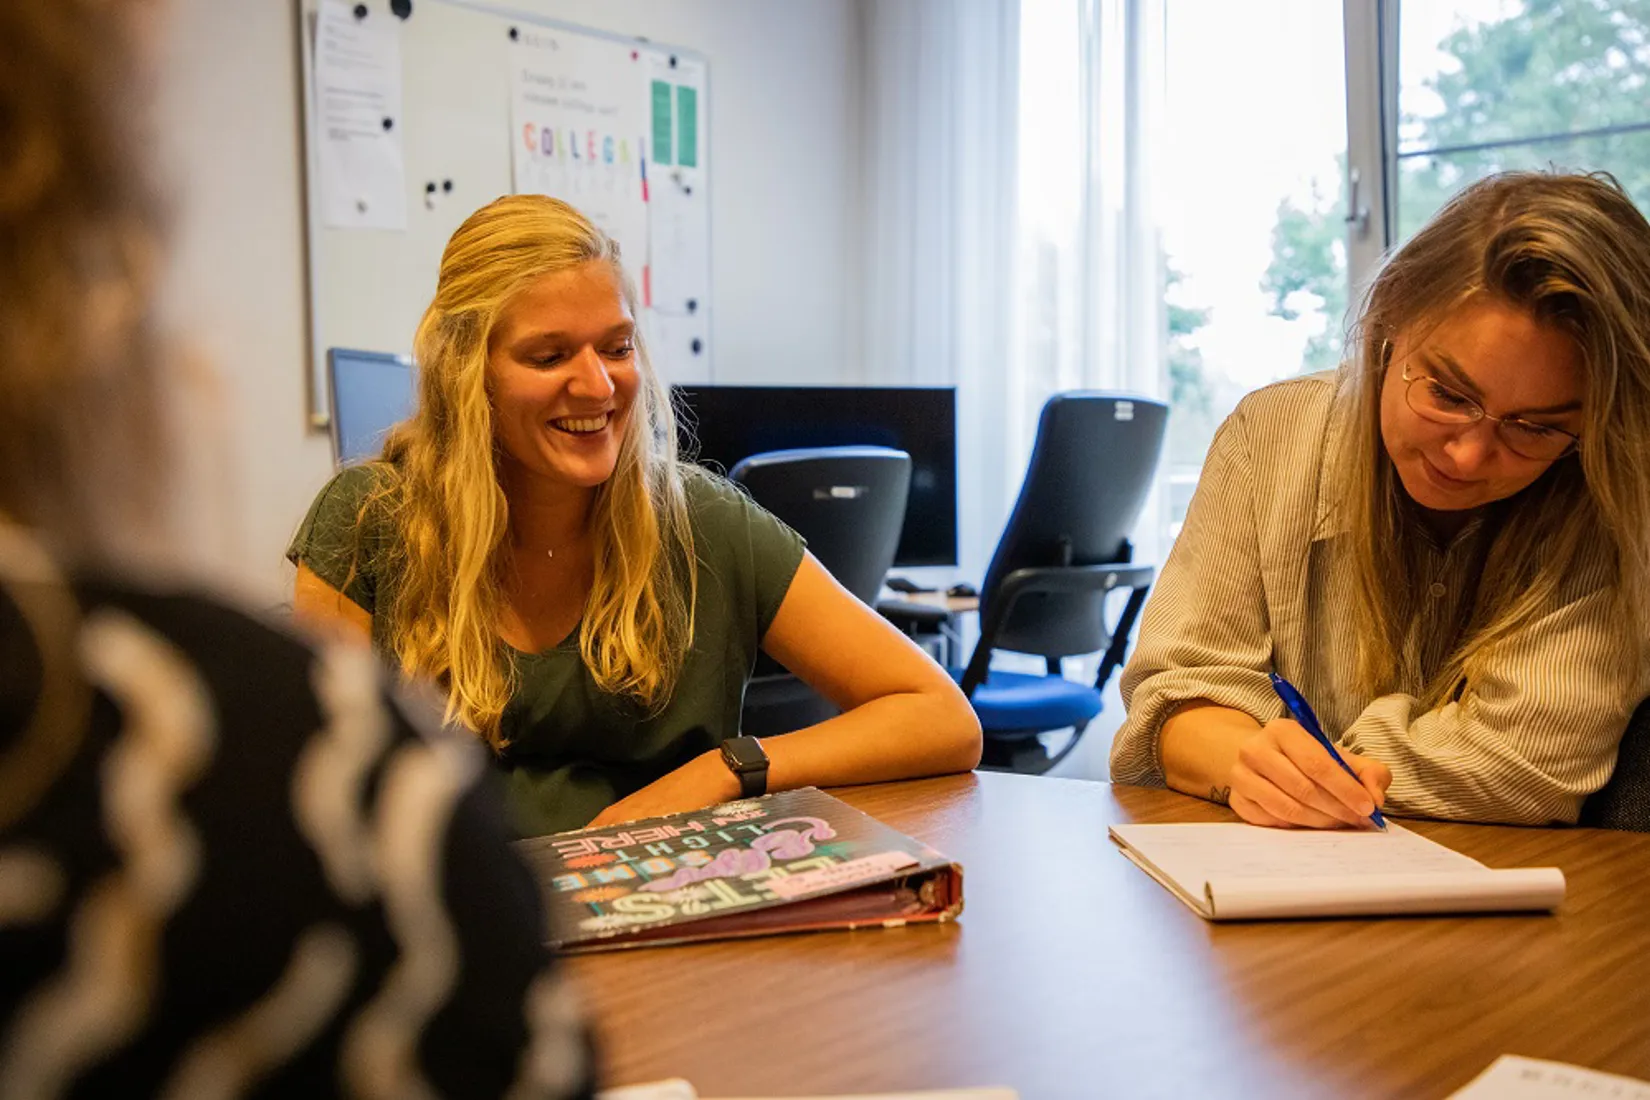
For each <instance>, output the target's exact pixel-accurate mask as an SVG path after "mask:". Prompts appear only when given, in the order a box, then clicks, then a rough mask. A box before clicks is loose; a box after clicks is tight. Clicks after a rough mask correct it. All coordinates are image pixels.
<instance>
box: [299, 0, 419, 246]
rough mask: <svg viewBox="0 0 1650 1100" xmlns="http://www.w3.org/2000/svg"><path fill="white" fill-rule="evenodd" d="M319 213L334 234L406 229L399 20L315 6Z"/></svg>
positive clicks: (325, 2) (327, 3)
mask: <svg viewBox="0 0 1650 1100" xmlns="http://www.w3.org/2000/svg"><path fill="white" fill-rule="evenodd" d="M315 113H316V115H317V116H318V117H317V119H316V121H317V123H318V124H317V125H316V127H315V132H316V133H318V134H320V138H321V141H320V148H319V149H318V150H317V155H316V159H317V168H318V171H319V174H320V187H321V214H322V217H323V219H324V220H325V222H326V224H327V225H329V226H332V227H334V228H337V229H405V228H407V176H406V161H405V158H404V157H403V155H402V152H401V20H399V19H396V18H393V17H391V16H390V15H389V13H388V12H386V11H383V10H377V11H373V12H372V13H371V14H369V15H368V16H367V17H366V18H364V19H357V18H355V16H354V14H353V13H352V12H351V10H350V8H349V6H348V5H347V4H345V3H344V2H343V0H322V3H321V8H320V12H319V14H318V18H317V20H316V26H315Z"/></svg>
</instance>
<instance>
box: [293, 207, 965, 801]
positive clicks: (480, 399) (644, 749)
mask: <svg viewBox="0 0 1650 1100" xmlns="http://www.w3.org/2000/svg"><path fill="white" fill-rule="evenodd" d="M635 318H636V308H635V294H634V291H633V289H632V288H631V286H630V284H629V282H628V281H627V280H626V278H625V276H624V273H623V270H622V268H621V267H620V264H619V256H618V249H617V246H616V245H615V244H614V243H613V242H612V240H611V239H610V238H608V237H607V236H606V235H605V234H603V233H602V232H601V231H600V230H598V229H597V228H596V227H595V226H594V225H592V224H591V223H590V222H589V220H587V219H586V218H585V217H584V216H583V215H581V214H580V213H579V212H578V211H576V210H574V209H573V208H572V207H570V206H568V205H567V204H565V203H563V202H560V201H558V200H555V199H551V198H547V197H545V196H538V195H514V196H508V197H506V198H502V199H499V200H497V201H496V202H493V203H491V204H490V205H488V206H486V207H483V208H482V209H481V210H478V211H477V212H476V213H475V214H473V215H471V216H470V218H469V219H468V220H466V221H465V222H464V224H463V225H461V226H460V227H459V228H458V230H457V231H456V232H455V233H454V234H453V237H452V239H451V240H450V241H449V242H448V244H447V248H446V251H445V252H444V253H443V255H442V261H441V273H440V279H439V282H438V285H437V288H436V295H435V300H434V301H433V302H432V303H431V305H430V307H429V309H428V310H427V311H426V312H425V314H424V318H423V320H422V322H421V323H420V324H419V328H418V333H417V336H416V338H415V345H414V348H415V353H416V357H417V359H418V362H419V367H420V370H419V375H420V383H419V384H420V394H419V405H418V410H417V412H416V413H415V414H414V416H413V417H412V418H411V419H410V420H408V421H407V422H405V423H404V424H401V425H399V426H398V427H397V428H396V429H395V430H394V431H393V432H391V434H390V436H389V438H388V440H387V441H386V443H385V446H384V452H383V456H382V458H381V459H380V460H379V461H377V462H373V463H370V464H367V465H365V466H362V467H357V468H354V469H350V470H346V471H344V472H343V473H341V474H339V475H338V476H337V477H336V478H334V479H333V481H332V482H331V483H330V484H329V485H328V486H327V487H326V488H325V489H324V490H322V492H321V494H320V496H319V497H318V498H317V499H316V501H315V504H314V505H313V506H312V507H311V509H310V512H309V515H308V516H307V517H306V519H305V521H304V523H303V526H302V527H301V528H300V530H299V532H298V535H297V537H296V538H295V539H294V540H293V544H292V546H291V548H290V549H289V551H288V557H289V558H291V560H292V561H293V562H294V563H296V565H297V566H298V576H297V582H296V592H295V600H294V604H295V609H296V612H297V614H298V616H299V617H300V618H301V619H304V620H306V621H308V622H310V623H311V624H314V625H317V626H320V627H323V628H325V629H331V630H341V631H345V632H350V633H354V634H357V635H359V636H361V637H363V638H370V639H371V640H372V642H373V643H374V644H375V645H376V646H377V648H378V649H379V650H380V651H381V652H384V653H385V654H387V655H388V656H390V657H391V658H392V659H393V660H394V662H395V663H396V664H398V665H399V667H400V668H401V669H402V670H403V672H405V673H406V674H407V675H408V676H410V677H412V678H415V679H421V680H425V681H428V682H433V683H434V684H436V685H438V687H439V689H440V690H441V691H442V692H444V694H445V696H446V703H447V710H448V713H449V715H450V716H451V717H452V718H454V719H456V720H458V721H461V722H463V723H464V724H465V725H467V726H468V727H469V728H471V729H472V730H474V731H475V732H476V733H477V734H478V735H479V736H480V737H481V738H482V739H484V740H485V741H486V742H487V743H488V744H489V745H490V746H491V747H492V748H493V749H494V751H495V752H496V753H498V755H499V758H500V761H501V762H502V764H503V765H504V766H505V769H506V771H507V773H508V788H509V792H510V808H511V811H512V814H513V816H514V818H515V822H516V825H517V828H518V829H520V830H521V831H522V832H524V833H540V832H547V831H552V830H558V829H567V828H574V827H577V826H580V825H584V824H587V823H600V824H606V823H609V822H614V821H624V820H632V819H635V818H639V817H648V816H652V815H655V814H661V813H670V812H674V811H678V810H687V809H693V808H697V807H701V806H705V805H710V804H712V803H715V802H719V801H724V800H727V799H730V798H734V797H737V796H739V795H740V794H741V793H746V794H749V793H752V792H753V790H756V789H764V788H765V789H772V790H779V789H785V788H789V787H797V786H806V785H820V786H829V785H836V784H843V783H861V782H874V781H879V780H889V779H901V778H907V777H911V776H918V775H931V774H938V773H944V772H954V771H963V770H967V769H969V768H971V767H973V766H974V765H975V763H977V762H978V759H979V751H980V732H979V725H978V723H977V721H976V720H975V718H974V715H973V711H972V710H971V708H970V707H969V705H968V701H967V700H966V699H964V698H963V696H962V694H961V693H960V692H959V691H958V690H957V688H956V687H955V686H954V685H953V684H952V682H951V680H950V678H949V677H948V676H947V675H946V674H945V672H944V671H943V670H941V669H940V668H939V667H938V666H937V665H935V664H934V663H933V662H932V661H930V660H929V659H928V658H927V657H926V656H925V655H924V654H923V653H922V652H921V651H920V650H919V649H917V648H916V647H915V646H914V645H912V644H911V643H910V642H909V641H908V640H907V639H905V638H904V636H903V635H901V634H900V633H899V632H898V631H896V630H894V629H893V628H892V627H890V626H888V625H887V624H886V623H884V622H883V621H882V620H881V619H880V618H879V617H878V616H877V615H876V614H875V612H873V611H871V610H870V609H869V608H867V607H865V605H864V604H862V603H860V602H859V601H857V600H855V599H854V598H853V597H852V596H851V595H849V594H848V592H847V591H846V590H844V589H843V588H842V587H841V586H839V585H838V584H837V583H836V582H835V581H834V580H833V579H832V578H831V577H830V575H829V574H828V573H827V572H826V571H825V570H824V569H823V568H822V567H821V566H820V565H819V563H818V562H817V561H815V560H814V558H813V557H812V556H811V555H809V554H808V553H807V552H806V551H805V549H804V547H803V545H802V540H801V539H800V538H798V537H797V536H796V534H795V533H794V532H792V531H790V530H789V529H788V528H787V527H785V526H784V525H783V524H782V523H780V522H779V521H778V520H776V519H774V518H773V517H772V516H770V515H768V514H767V513H766V512H764V511H762V509H760V508H759V507H757V506H756V505H754V504H753V503H751V502H750V501H749V500H747V499H746V498H744V497H743V496H742V495H741V494H740V493H738V491H737V490H735V489H733V488H732V487H731V486H729V485H728V484H727V483H726V482H723V481H721V480H720V479H717V478H714V477H712V476H710V475H708V474H705V473H702V472H699V471H696V470H694V469H693V468H692V467H688V466H685V465H683V464H681V463H679V462H678V461H677V456H676V449H675V426H674V423H673V419H672V416H671V410H670V403H669V399H668V396H667V395H666V393H665V390H664V387H663V386H662V385H661V383H660V382H659V380H658V377H657V376H656V375H655V374H654V372H653V370H652V368H651V366H650V365H649V363H648V360H647V356H646V352H645V349H644V348H643V347H642V344H641V340H640V333H639V332H638V331H637V326H636V319H635ZM759 647H760V648H761V649H764V650H766V651H767V652H768V653H770V654H771V655H772V656H774V657H775V658H776V659H778V660H779V661H780V662H781V663H783V664H784V665H786V666H787V667H788V668H790V669H791V670H792V671H794V672H795V673H796V674H797V675H798V676H800V677H801V678H802V679H803V680H805V681H806V682H808V683H809V684H810V685H812V686H813V687H814V688H815V689H817V690H818V691H820V692H821V693H822V694H823V695H825V696H826V697H827V698H828V699H830V700H831V701H832V702H833V703H835V704H837V705H838V706H839V707H840V708H841V709H842V711H843V713H842V714H841V715H840V716H839V717H836V718H833V719H831V720H830V721H827V722H823V723H821V724H819V725H817V726H813V727H810V728H808V729H805V730H800V731H797V732H795V733H790V734H786V735H783V736H780V737H774V738H768V739H765V740H764V741H763V742H762V743H761V745H760V746H758V745H756V744H755V743H754V742H752V741H750V739H738V740H737V741H736V742H734V743H733V748H732V751H731V752H724V751H722V744H723V742H725V741H730V739H735V738H737V735H738V733H739V710H740V705H741V701H742V698H743V693H744V685H745V679H746V677H747V675H748V674H749V672H750V669H751V665H752V663H753V661H754V660H755V657H756V654H757V650H758V648H759ZM762 755H765V756H766V758H767V761H766V763H767V771H766V780H765V783H763V782H762V780H761V778H760V759H759V758H760V757H761V756H762ZM735 768H738V769H740V773H741V774H736V773H735V770H734V769H735Z"/></svg>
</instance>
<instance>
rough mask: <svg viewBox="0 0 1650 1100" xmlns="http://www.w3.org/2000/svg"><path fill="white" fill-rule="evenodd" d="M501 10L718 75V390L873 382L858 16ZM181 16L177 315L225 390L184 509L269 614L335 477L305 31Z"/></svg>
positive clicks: (219, 11)
mask: <svg viewBox="0 0 1650 1100" xmlns="http://www.w3.org/2000/svg"><path fill="white" fill-rule="evenodd" d="M505 6H508V7H512V8H514V9H516V10H521V11H528V12H533V13H537V14H541V15H544V16H548V17H552V18H556V19H563V20H567V21H570V22H575V23H579V24H583V25H586V26H591V27H597V28H601V29H604V30H610V31H616V32H619V33H624V34H638V35H645V36H647V37H648V38H651V39H653V40H655V41H659V42H666V43H670V44H672V45H680V46H684V47H689V48H692V49H696V50H699V51H701V52H703V53H705V54H706V55H707V56H708V57H709V59H710V65H711V70H710V72H711V90H710V111H711V116H710V123H709V134H708V139H709V141H710V142H711V143H712V146H713V157H714V161H713V168H712V171H713V173H714V177H713V181H712V206H711V227H712V228H711V232H712V246H711V248H712V272H711V277H712V283H713V292H714V295H715V312H714V314H713V322H712V323H713V326H714V327H713V330H712V339H713V342H714V345H715V347H716V359H715V370H716V378H717V380H718V381H722V382H764V381H794V382H827V383H828V382H837V381H843V382H852V381H858V380H860V377H859V372H858V368H857V365H856V358H857V356H856V349H858V348H859V346H860V338H859V326H860V319H859V300H858V294H857V286H858V277H857V270H856V264H857V256H858V230H857V226H858V220H859V213H858V210H859V196H858V187H859V183H858V160H859V156H858V147H857V143H858V141H859V136H858V134H859V110H860V100H859V86H860V75H861V61H860V57H861V42H860V27H859V14H858V12H859V8H858V6H857V5H856V4H855V3H854V2H853V0H809V2H807V3H773V2H771V0H513V2H512V3H510V4H508V5H505ZM414 18H417V15H416V2H415V14H414ZM171 20H172V26H171V28H170V31H169V36H168V38H167V40H166V42H165V57H164V59H163V65H162V71H163V78H164V80H163V84H162V87H161V102H160V128H161V131H162V144H163V155H164V171H165V172H166V177H167V179H168V181H169V182H170V183H171V185H172V193H173V195H174V196H175V213H176V221H175V230H174V246H175V249H174V251H175V257H174V259H175V264H174V270H173V273H172V277H171V280H170V284H169V286H168V290H167V294H166V298H165V302H164V308H165V312H166V314H167V316H168V317H169V318H170V319H171V320H172V321H173V322H174V324H175V325H176V327H177V328H179V329H180V330H181V332H182V334H183V336H184V337H185V338H186V339H187V341H188V343H189V344H190V345H191V347H192V348H193V349H194V350H195V351H197V352H198V353H199V354H200V355H201V356H202V357H203V358H204V359H205V360H206V361H207V362H209V363H210V364H211V365H212V366H214V367H215V368H216V370H217V373H218V376H219V379H220V385H219V386H218V387H217V388H216V392H215V393H213V394H210V395H208V403H209V409H208V411H205V412H202V411H200V410H199V409H198V407H197V403H195V402H193V401H192V402H190V403H189V404H188V406H187V409H188V411H187V413H186V415H188V416H189V417H190V418H191V420H192V422H193V423H192V424H191V426H190V430H189V431H188V439H189V441H190V442H191V443H192V444H194V445H196V446H197V447H199V448H200V450H198V451H197V457H196V459H195V461H194V462H193V463H192V467H193V469H194V476H193V477H192V478H191V481H192V482H193V483H194V484H193V485H192V487H190V488H187V489H186V490H184V491H185V492H188V493H189V494H191V495H193V496H195V497H197V498H203V499H206V500H207V501H209V502H218V501H226V502H228V503H229V505H230V507H229V508H228V514H227V515H224V516H221V517H217V518H215V519H213V520H210V521H201V520H197V521H196V522H195V524H194V525H193V531H194V535H195V538H194V546H195V548H196V551H197V554H196V556H197V557H198V558H199V559H201V563H202V564H205V565H208V566H210V567H212V568H213V569H215V571H217V572H218V573H219V574H220V575H221V576H222V577H223V578H224V580H225V582H226V583H228V584H230V585H232V586H234V587H236V588H239V589H241V590H242V591H244V592H245V593H246V594H248V595H249V596H251V598H253V599H254V600H257V601H259V602H265V603H273V602H275V601H278V600H280V599H282V598H284V595H285V591H284V590H285V588H286V587H287V585H288V584H289V583H290V571H289V569H288V567H286V566H285V564H284V562H283V561H282V560H281V553H282V551H283V549H284V548H285V545H286V540H287V538H288V536H289V535H290V534H291V532H292V530H293V528H294V527H295V526H296V524H297V522H298V520H299V519H300V518H301V517H302V515H303V512H304V509H305V508H306V507H307V506H308V504H309V501H310V499H311V497H312V496H313V494H314V492H315V491H316V489H318V488H319V487H320V485H321V484H322V483H323V482H324V481H325V479H326V478H327V476H328V475H329V474H330V472H331V451H330V449H329V447H328V444H327V441H326V437H325V436H324V435H322V434H319V433H316V432H313V431H311V430H310V429H309V428H308V426H307V424H306V419H305V417H306V412H305V410H306V408H307V397H306V386H307V384H308V383H307V377H308V367H307V364H306V356H307V354H308V352H307V338H306V323H307V321H306V314H307V307H306V295H307V293H308V291H307V286H306V274H305V267H304V257H303V241H304V228H303V193H302V191H303V185H302V180H303V172H302V134H301V127H300V118H299V107H298V103H299V95H298V79H299V77H298V69H299V63H298V50H297V40H296V33H297V32H296V18H295V16H294V11H293V5H292V4H291V3H290V2H289V0H174V3H173V4H172V6H171ZM503 109H504V105H502V104H501V105H500V110H501V111H502V110H503ZM202 482H204V483H205V488H201V487H200V483H202Z"/></svg>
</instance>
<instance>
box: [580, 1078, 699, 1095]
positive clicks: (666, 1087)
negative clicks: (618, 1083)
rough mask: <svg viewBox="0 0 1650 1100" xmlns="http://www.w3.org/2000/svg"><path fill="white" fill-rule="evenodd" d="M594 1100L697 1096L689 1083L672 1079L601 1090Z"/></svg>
mask: <svg viewBox="0 0 1650 1100" xmlns="http://www.w3.org/2000/svg"><path fill="white" fill-rule="evenodd" d="M596 1100H699V1094H698V1093H697V1092H694V1091H693V1085H692V1084H690V1083H689V1082H687V1081H684V1080H682V1079H681V1078H680V1077H672V1078H670V1079H669V1080H666V1081H649V1082H647V1083H646V1084H642V1085H625V1086H623V1087H621V1088H616V1089H602V1090H601V1091H600V1092H598V1093H596Z"/></svg>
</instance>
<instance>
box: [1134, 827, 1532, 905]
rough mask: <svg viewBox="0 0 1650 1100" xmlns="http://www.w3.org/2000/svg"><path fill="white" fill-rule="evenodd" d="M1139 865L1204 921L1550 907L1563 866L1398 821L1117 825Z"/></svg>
mask: <svg viewBox="0 0 1650 1100" xmlns="http://www.w3.org/2000/svg"><path fill="white" fill-rule="evenodd" d="M1111 838H1112V839H1113V840H1115V841H1116V842H1117V843H1118V845H1119V846H1120V847H1121V849H1122V852H1123V854H1124V855H1126V856H1128V857H1129V858H1130V859H1131V860H1133V861H1134V862H1135V863H1136V864H1138V865H1139V866H1140V868H1141V870H1143V871H1145V872H1146V873H1147V874H1148V875H1150V876H1152V878H1154V879H1156V880H1157V881H1158V882H1160V883H1162V884H1163V885H1164V886H1166V887H1168V888H1169V889H1170V890H1172V891H1173V892H1174V895H1175V896H1176V897H1178V898H1179V899H1180V900H1181V901H1183V902H1185V903H1186V904H1187V905H1189V906H1191V908H1192V909H1193V910H1194V911H1195V912H1196V913H1197V914H1198V915H1199V916H1201V917H1203V918H1205V919H1207V920H1254V919H1258V918H1268V917H1351V916H1370V915H1378V914H1384V913H1486V912H1513V911H1518V910H1548V911H1550V910H1553V909H1556V908H1558V905H1559V903H1560V902H1562V901H1563V900H1564V872H1562V871H1560V870H1559V869H1558V868H1556V867H1526V868H1519V869H1516V870H1496V869H1493V868H1490V867H1486V866H1484V865H1483V864H1482V863H1479V862H1478V861H1477V860H1475V859H1470V858H1468V857H1467V856H1464V855H1462V854H1461V853H1459V852H1454V851H1451V850H1450V849H1448V848H1446V847H1444V846H1443V845H1442V844H1434V843H1433V842H1432V841H1430V840H1428V839H1426V838H1425V837H1423V836H1421V835H1419V834H1417V833H1412V832H1410V831H1409V830H1408V829H1405V828H1403V827H1402V826H1400V825H1391V826H1389V827H1388V828H1387V830H1386V831H1385V832H1378V831H1375V830H1372V829H1371V830H1360V831H1353V830H1314V829H1266V828H1261V827H1260V826H1258V825H1229V824H1186V825H1113V826H1112V827H1111Z"/></svg>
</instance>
